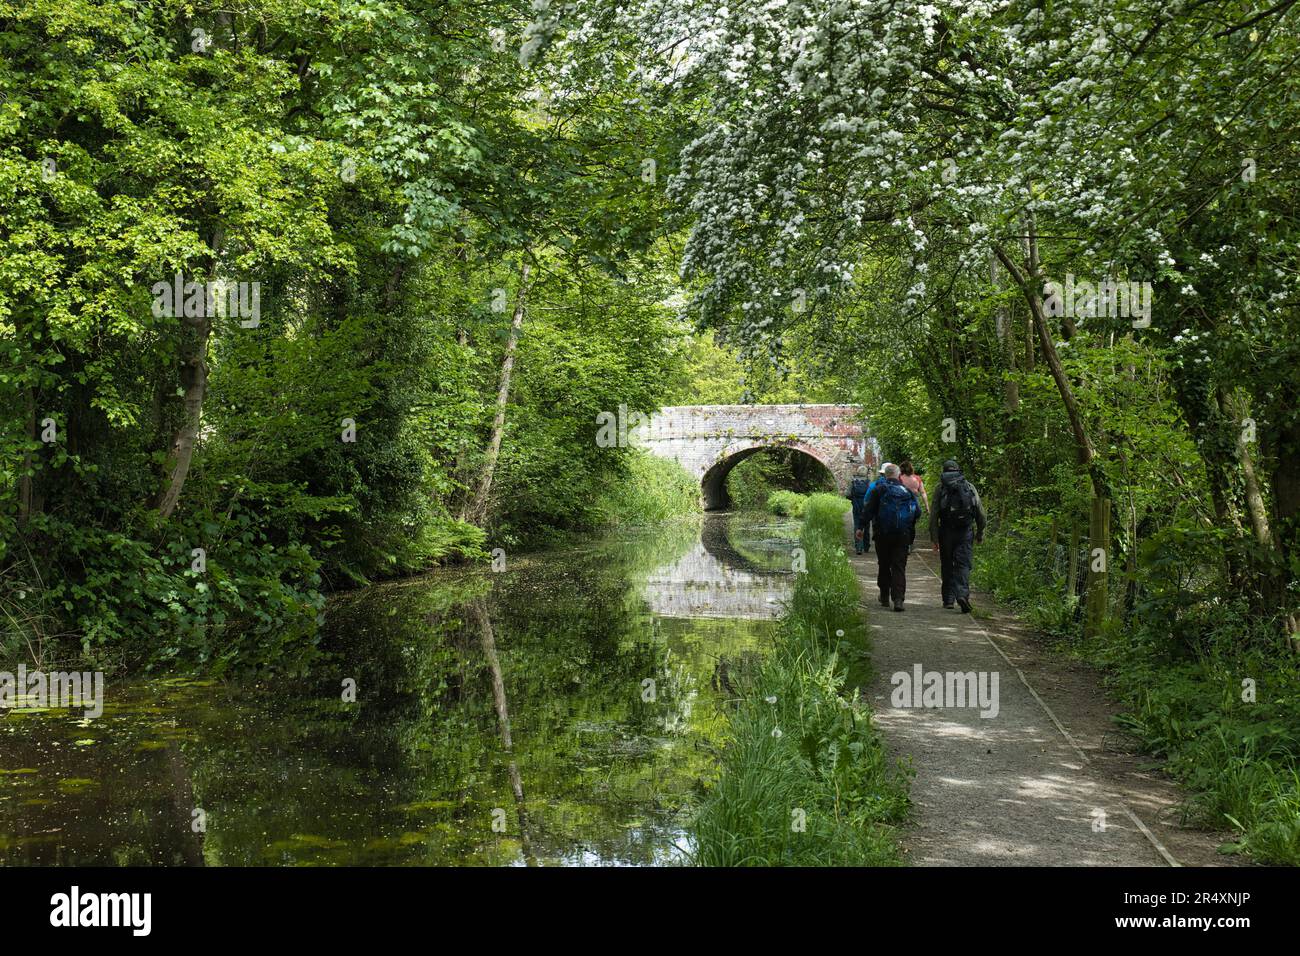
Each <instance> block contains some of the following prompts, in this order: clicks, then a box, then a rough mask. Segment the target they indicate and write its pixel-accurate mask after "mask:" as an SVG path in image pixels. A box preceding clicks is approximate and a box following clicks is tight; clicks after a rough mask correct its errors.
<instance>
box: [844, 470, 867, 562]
mask: <svg viewBox="0 0 1300 956" xmlns="http://www.w3.org/2000/svg"><path fill="white" fill-rule="evenodd" d="M868 474H869V472H868V471H867V466H866V465H858V471H857V474H856V475H855V476H854V477H853V480H852V481H850V482H849V490H848V491H846V492H845V493H844V497H845V498H848V499H849V503H850V504H851V505H853V550H855V551H856V552H857V553H858V554H861V553H862V552H863V551H865V550H866V549H867V548H870V547H871V542H870V541H868V540H867V529H866V525H865V523H864V522H863V520H862V508H863V505H865V504H866V501H867V492H869V491H870V490H871V479H870V478H868V477H867V475H868Z"/></svg>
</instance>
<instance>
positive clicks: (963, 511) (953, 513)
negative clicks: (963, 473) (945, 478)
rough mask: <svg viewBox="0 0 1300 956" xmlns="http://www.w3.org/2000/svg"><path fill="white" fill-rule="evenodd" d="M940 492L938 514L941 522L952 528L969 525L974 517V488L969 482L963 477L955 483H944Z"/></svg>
mask: <svg viewBox="0 0 1300 956" xmlns="http://www.w3.org/2000/svg"><path fill="white" fill-rule="evenodd" d="M941 492H942V496H943V497H942V500H941V501H940V502H939V514H940V516H942V518H943V523H944V524H945V525H948V526H949V527H954V528H964V527H966V526H967V525H969V524H970V523H971V521H972V520H974V518H975V489H974V488H972V487H971V483H970V482H969V481H967V480H966V479H965V478H963V479H962V480H961V481H960V482H959V483H958V484H956V485H953V486H948V485H944V486H943V488H942V489H941Z"/></svg>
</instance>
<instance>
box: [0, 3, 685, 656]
mask: <svg viewBox="0 0 1300 956" xmlns="http://www.w3.org/2000/svg"><path fill="white" fill-rule="evenodd" d="M532 15H533V14H532V11H531V8H530V7H529V6H528V4H527V2H526V0H491V2H489V3H487V4H482V3H465V2H459V0H457V2H453V3H450V4H448V3H442V2H432V0H375V2H368V3H364V4H358V3H353V2H350V0H326V2H324V3H318V2H315V0H249V2H246V3H240V4H236V5H235V6H234V7H232V8H226V7H216V6H212V5H205V4H197V5H195V4H189V3H181V2H177V0H165V2H160V3H148V4H140V3H137V2H134V0H73V2H62V0H59V2H55V0H36V2H33V3H26V2H23V3H14V2H9V0H0V23H3V27H4V29H3V31H0V200H2V201H0V409H3V413H2V414H0V491H2V492H3V494H2V495H0V532H2V534H0V608H3V609H5V613H4V615H3V616H0V635H3V637H0V641H3V646H4V647H5V648H6V649H7V650H11V651H13V652H14V653H19V652H21V653H31V654H38V653H39V654H57V655H63V656H67V655H71V654H74V653H76V652H77V651H78V650H79V651H80V652H81V653H82V654H84V655H89V656H98V658H100V659H108V660H113V661H117V662H120V663H122V664H123V665H127V666H146V665H158V666H166V665H173V664H175V665H187V666H197V667H202V668H208V669H218V670H219V669H222V668H225V667H228V666H236V665H238V664H242V665H245V666H249V667H259V666H271V667H276V668H282V667H283V668H290V669H292V668H296V667H298V666H300V661H305V660H308V659H310V657H311V655H312V653H313V648H314V643H315V636H314V634H315V620H316V618H317V616H318V612H319V607H320V605H321V602H322V594H323V593H324V592H325V591H326V590H327V589H338V588H343V587H347V586H351V585H355V584H361V583H366V582H369V581H374V580H377V579H380V578H384V577H391V576H396V575H404V574H411V573H417V572H420V571H423V570H427V569H429V568H431V567H433V566H435V565H437V564H440V563H446V562H451V561H462V560H472V559H475V558H477V557H481V556H482V555H483V554H484V552H485V550H486V545H487V543H488V541H489V538H491V541H492V543H493V544H494V545H502V546H510V547H513V546H516V545H522V544H523V543H526V542H529V541H537V540H542V539H544V538H545V537H547V536H548V535H551V534H554V533H555V532H557V531H559V530H564V529H575V528H592V527H597V526H599V525H602V524H605V523H608V522H609V521H611V520H616V519H619V518H622V517H625V516H626V517H628V518H629V520H636V521H646V520H653V519H654V517H655V516H656V515H660V514H662V515H667V514H670V513H677V512H680V511H681V510H683V508H684V504H683V502H684V501H685V496H684V491H683V489H682V488H681V487H679V485H680V482H677V481H676V480H675V479H674V478H670V477H669V476H668V475H667V474H666V473H665V472H664V471H663V470H659V471H652V472H651V475H650V477H651V479H652V480H653V481H656V482H657V483H658V484H657V486H656V487H655V488H654V489H653V490H649V491H647V492H646V494H645V495H644V496H641V497H638V496H637V495H636V494H633V493H630V492H629V493H625V494H623V495H622V498H621V499H620V500H617V501H615V500H612V499H602V495H603V494H605V493H606V491H607V489H609V488H611V487H615V486H617V485H619V484H620V483H627V482H635V481H637V480H638V479H639V478H640V477H641V475H642V474H643V473H644V472H645V471H646V468H645V466H643V465H642V464H638V463H634V462H632V461H631V459H630V458H629V450H628V449H625V448H613V449H602V448H598V447H597V446H596V444H595V442H594V440H593V436H594V431H595V425H594V420H595V416H596V414H597V413H598V412H601V411H606V410H613V409H617V408H619V407H620V406H626V407H627V408H630V409H633V410H639V411H650V410H653V409H654V408H656V407H657V406H658V405H659V404H661V403H662V401H663V399H664V398H665V396H666V395H667V394H668V392H669V391H670V387H671V385H670V383H671V382H672V381H674V380H677V379H678V378H679V376H678V372H677V370H678V368H679V366H680V364H681V362H682V361H683V355H684V350H685V348H686V343H687V342H688V341H689V339H688V337H686V336H684V334H683V331H684V330H683V329H682V327H681V325H680V323H679V322H678V321H677V320H676V319H675V318H674V317H673V315H672V313H671V310H670V309H668V308H667V307H666V306H664V305H663V303H664V301H665V300H667V299H668V297H669V294H670V291H671V286H672V272H673V271H674V270H673V264H672V263H671V262H670V261H669V257H668V247H667V245H666V244H665V243H664V242H663V237H664V235H665V233H666V231H667V228H666V226H665V224H664V220H663V216H662V211H663V208H662V207H663V205H664V200H663V197H662V190H661V188H659V187H657V186H656V185H655V184H653V183H647V182H646V181H644V180H643V179H642V178H641V177H640V176H639V175H638V174H637V173H638V171H639V169H640V165H641V163H642V162H643V160H645V159H646V158H647V152H651V153H653V154H654V155H655V156H656V158H657V160H658V162H659V163H660V165H661V167H662V169H663V171H664V175H665V176H666V175H667V173H668V172H669V171H670V170H671V166H672V153H673V151H674V146H675V133H674V132H673V131H672V128H671V126H670V124H667V123H666V122H665V120H666V118H667V117H668V116H669V115H670V113H671V111H672V110H674V109H676V106H675V105H673V104H670V103H667V102H665V101H662V100H661V101H658V102H655V103H649V102H645V103H643V104H642V105H643V108H639V109H635V110H632V109H627V108H626V101H627V99H628V97H629V96H636V97H637V98H638V99H640V97H641V95H642V94H641V92H640V89H639V83H635V82H632V81H630V80H629V75H630V73H631V71H632V69H633V68H634V67H635V66H636V55H635V54H634V53H630V52H628V51H631V50H633V49H634V47H633V46H632V45H627V46H626V47H624V48H623V50H622V51H620V50H619V49H618V48H617V47H616V46H615V44H617V43H618V41H620V40H621V39H625V35H624V33H623V32H620V30H619V29H617V28H612V27H611V29H608V30H597V31H592V32H588V33H587V34H585V37H580V38H576V39H575V41H574V45H573V46H572V47H571V53H572V57H571V59H572V63H571V64H570V65H568V66H560V65H552V64H548V63H546V62H539V63H537V64H534V65H533V66H532V67H531V68H530V69H526V70H525V69H520V68H519V62H518V51H517V50H514V49H501V48H500V47H499V46H498V45H497V44H496V43H495V42H494V39H493V36H492V31H493V29H495V28H503V29H505V28H507V27H508V25H509V24H512V23H515V24H518V23H522V22H527V21H528V19H530V18H531V17H532ZM557 39H558V38H557ZM552 91H553V92H555V94H556V96H555V97H554V99H552V100H549V101H548V102H545V103H543V102H541V101H540V97H541V96H542V95H543V94H546V95H547V96H549V94H550V93H551V92H552ZM646 143H655V144H657V145H656V146H655V147H654V148H653V149H651V148H649V147H647V146H646V145H645V144H646ZM47 161H48V162H47ZM525 262H527V263H529V264H530V265H531V266H532V267H533V275H534V278H533V280H532V281H531V282H530V283H529V285H528V287H527V288H521V287H520V280H519V277H520V274H521V265H522V264H523V263H525ZM177 273H183V275H184V279H185V280H189V281H194V282H200V283H201V282H206V281H207V280H209V279H216V278H221V279H227V280H230V281H232V282H246V283H257V287H258V289H259V301H260V315H259V316H258V317H257V321H256V322H254V323H250V322H247V321H242V320H245V319H247V318H248V317H247V316H234V315H230V314H218V315H208V316H190V317H189V318H187V319H182V318H179V317H177V316H176V315H175V314H174V313H172V312H169V311H168V310H166V309H161V308H157V307H155V306H156V305H157V303H156V301H155V296H156V293H155V292H154V283H156V282H159V281H162V280H167V281H170V280H172V278H173V277H174V276H175V274H177ZM520 301H522V303H523V305H524V309H523V314H524V316H525V321H524V324H523V330H522V334H521V337H520V339H519V343H518V348H517V350H516V352H515V354H514V355H513V356H511V358H512V359H513V361H514V362H515V370H514V371H515V374H514V380H513V382H512V387H511V389H510V390H509V399H508V405H507V408H506V415H505V418H506V427H505V433H504V436H503V438H502V441H501V450H500V458H499V461H498V462H497V466H496V469H495V473H494V474H493V475H491V478H492V481H491V488H492V496H491V498H490V500H489V501H488V502H487V503H486V504H487V509H486V513H485V514H481V515H480V514H478V513H475V514H472V515H471V514H469V513H468V510H467V507H466V505H467V501H468V500H469V498H470V496H471V495H472V493H473V490H474V489H475V488H476V487H477V486H478V485H479V483H480V481H481V475H482V474H483V472H484V470H485V468H486V466H487V462H488V461H489V454H488V449H489V447H490V446H491V444H492V440H491V436H492V433H493V425H494V416H495V413H496V406H497V394H498V389H499V385H500V381H501V373H502V369H503V367H504V366H505V365H506V364H507V361H508V360H507V355H508V351H509V350H508V349H507V347H506V346H507V342H508V341H509V340H510V333H509V329H510V323H511V319H512V316H513V313H514V305H515V304H516V302H520ZM196 320H197V321H196ZM47 420H49V421H52V422H53V423H54V425H55V427H56V429H57V437H56V438H55V439H54V440H52V441H46V440H42V433H43V431H44V430H45V429H44V426H43V425H42V423H43V422H45V421H47ZM345 422H350V423H351V424H352V427H354V428H355V441H351V440H345V438H344V434H345V432H344V428H345ZM187 431H191V432H192V434H193V453H192V456H189V457H186V455H187V454H188V453H187V452H185V451H184V448H185V446H186V444H187V441H186V440H185V436H186V433H187ZM165 487H175V488H176V489H177V491H178V497H177V499H176V500H177V502H178V503H177V507H176V509H175V511H174V512H173V513H170V514H167V515H163V514H160V508H159V505H160V503H161V502H162V501H163V495H162V494H161V492H162V490H163V488H165ZM612 494H613V497H614V498H617V497H618V492H613V493H612ZM470 519H472V520H470ZM195 547H203V548H206V549H207V550H208V551H209V554H210V564H209V570H208V571H207V572H205V575H206V576H204V575H192V574H189V573H188V572H186V571H185V570H184V568H185V567H187V566H188V559H185V560H182V558H184V556H186V555H188V554H189V552H190V551H191V549H193V548H195ZM47 640H48V641H50V642H52V643H53V644H57V645H59V646H58V647H53V646H51V647H45V646H44V642H46V641H47ZM29 644H30V645H31V650H30V651H29V650H28V645H29ZM14 649H16V650H14Z"/></svg>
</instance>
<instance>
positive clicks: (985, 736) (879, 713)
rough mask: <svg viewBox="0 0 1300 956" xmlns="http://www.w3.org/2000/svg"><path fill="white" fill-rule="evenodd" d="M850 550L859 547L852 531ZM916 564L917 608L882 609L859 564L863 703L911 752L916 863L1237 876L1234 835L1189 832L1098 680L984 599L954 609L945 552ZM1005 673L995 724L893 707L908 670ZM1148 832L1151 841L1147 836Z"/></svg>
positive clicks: (895, 744)
mask: <svg viewBox="0 0 1300 956" xmlns="http://www.w3.org/2000/svg"><path fill="white" fill-rule="evenodd" d="M849 540H850V541H851V540H852V532H851V525H850V532H849ZM921 544H922V541H921V539H918V542H917V546H918V547H917V551H916V553H915V554H913V555H912V557H911V559H910V560H909V562H908V587H907V602H906V608H907V610H906V611H905V612H904V613H902V614H897V613H894V612H892V611H890V610H887V609H885V608H883V607H881V606H880V605H879V604H878V603H877V595H878V591H877V589H876V556H875V552H874V551H871V552H868V553H867V554H866V555H863V556H860V557H859V556H857V555H854V554H853V549H852V547H851V546H850V547H849V556H850V560H851V561H852V563H853V567H854V571H855V572H856V574H857V576H858V581H859V584H860V586H861V590H862V600H863V606H864V608H865V613H866V614H867V617H868V624H869V626H870V628H871V632H872V640H873V650H872V661H873V664H874V666H875V677H874V679H873V681H872V684H871V685H870V686H869V687H865V688H863V690H864V693H865V694H866V696H867V697H868V699H869V700H870V701H871V702H872V705H873V707H874V708H875V712H876V722H877V724H878V726H879V727H880V728H881V730H882V732H883V734H884V736H885V739H886V742H887V744H888V746H889V748H890V751H891V752H892V753H894V754H896V755H900V756H906V755H910V757H911V760H912V763H913V766H914V768H915V771H916V777H915V780H914V781H913V785H912V799H913V802H914V809H913V817H912V820H913V823H912V825H911V826H910V827H909V828H908V829H907V830H906V831H905V835H904V841H903V842H904V849H905V851H906V852H907V854H908V857H909V859H910V862H911V863H912V864H913V865H916V866H989V865H1003V866H1170V865H1175V862H1176V864H1180V865H1202V866H1204V865H1220V866H1222V865H1233V864H1234V863H1235V862H1236V861H1235V859H1234V858H1231V857H1225V856H1222V855H1220V854H1218V853H1217V852H1216V847H1217V846H1218V844H1220V843H1222V842H1223V841H1224V840H1226V839H1227V838H1228V835H1227V834H1210V833H1205V832H1202V831H1196V830H1189V829H1185V828H1182V827H1180V826H1179V824H1178V815H1177V812H1176V810H1177V804H1178V802H1179V800H1180V798H1181V794H1180V793H1179V790H1178V788H1177V786H1176V785H1175V784H1174V783H1173V782H1172V781H1170V780H1169V779H1168V778H1167V777H1164V776H1163V775H1161V774H1160V773H1159V772H1158V771H1157V770H1155V769H1154V768H1152V767H1150V766H1149V763H1150V761H1149V758H1148V759H1144V758H1142V756H1141V755H1140V754H1139V753H1138V752H1137V749H1136V747H1135V746H1134V745H1133V742H1132V741H1131V740H1127V739H1126V738H1125V737H1124V736H1123V735H1122V734H1120V733H1119V732H1118V730H1117V729H1116V727H1115V725H1114V724H1113V722H1112V721H1111V720H1110V717H1111V715H1112V714H1113V713H1114V712H1115V708H1114V705H1113V704H1112V703H1110V702H1109V701H1107V699H1106V697H1105V693H1104V691H1103V690H1102V688H1101V684H1100V680H1099V677H1098V675H1097V674H1096V673H1095V672H1094V671H1092V670H1091V669H1089V668H1087V667H1085V666H1084V665H1081V664H1079V663H1077V662H1074V661H1070V660H1069V659H1067V658H1065V657H1064V656H1063V655H1059V654H1056V653H1053V652H1052V651H1051V650H1050V649H1048V648H1046V647H1045V646H1044V645H1043V644H1042V642H1041V641H1040V640H1039V639H1038V638H1037V637H1036V636H1035V635H1034V634H1033V633H1032V632H1030V631H1029V630H1028V629H1027V628H1026V627H1025V626H1024V625H1023V624H1021V623H1019V622H1018V621H1016V620H1015V618H1014V617H1013V616H1012V615H1010V614H1008V613H1007V612H1005V611H1003V610H1001V609H999V608H997V607H995V606H993V605H992V603H991V602H990V600H989V599H988V597H987V596H986V595H984V594H982V593H980V592H978V591H977V592H976V593H975V594H973V595H972V600H973V601H974V603H975V607H976V614H975V615H965V614H961V613H960V612H958V611H948V610H944V609H943V607H942V602H941V599H940V591H939V578H938V568H939V560H938V555H932V554H931V553H930V552H929V551H928V550H923V549H922V547H921ZM917 664H920V665H921V666H922V669H923V671H925V672H929V671H938V672H970V671H974V672H976V673H977V674H979V673H984V674H988V675H992V674H994V673H996V674H997V675H998V685H997V686H998V694H997V705H998V709H997V714H996V716H991V717H981V716H980V709H979V708H978V707H976V706H966V707H960V706H951V705H954V704H956V703H957V702H956V701H955V700H952V699H949V700H946V701H945V703H947V704H949V705H950V706H939V707H926V708H921V707H913V708H911V709H905V708H903V707H896V706H893V704H892V703H891V698H892V696H893V694H894V689H895V684H894V683H893V682H892V680H891V678H892V677H893V675H895V674H896V673H904V674H907V675H908V676H909V678H910V677H912V675H913V674H914V668H915V665H917ZM1144 831H1145V832H1144Z"/></svg>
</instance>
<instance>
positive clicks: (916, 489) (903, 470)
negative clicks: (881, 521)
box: [898, 458, 930, 554]
mask: <svg viewBox="0 0 1300 956" xmlns="http://www.w3.org/2000/svg"><path fill="white" fill-rule="evenodd" d="M898 472H899V475H898V480H899V481H901V482H902V483H903V487H904V488H906V489H907V490H908V491H910V492H912V494H914V495H916V498H917V500H918V501H920V502H921V508H922V509H923V510H924V511H925V512H926V513H928V512H929V511H930V502H929V500H928V499H927V498H926V496H925V482H924V481H922V480H921V476H920V475H918V474H917V473H916V469H915V468H913V467H912V459H910V458H904V459H903V460H902V461H900V462H899V463H898ZM915 548H916V525H912V540H911V541H910V542H909V543H908V545H907V551H908V553H909V554H911V553H912V551H914V550H915Z"/></svg>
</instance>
